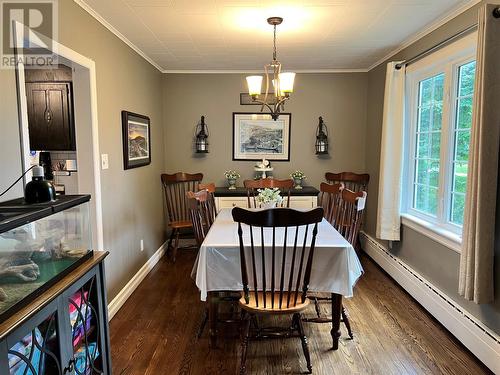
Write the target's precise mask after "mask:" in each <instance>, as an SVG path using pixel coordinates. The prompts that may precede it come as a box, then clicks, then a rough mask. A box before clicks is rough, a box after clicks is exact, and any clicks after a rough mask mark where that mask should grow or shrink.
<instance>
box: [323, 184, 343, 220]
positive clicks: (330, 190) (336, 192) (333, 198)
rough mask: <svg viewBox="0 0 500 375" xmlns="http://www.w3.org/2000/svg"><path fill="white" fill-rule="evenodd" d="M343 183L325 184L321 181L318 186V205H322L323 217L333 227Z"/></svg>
mask: <svg viewBox="0 0 500 375" xmlns="http://www.w3.org/2000/svg"><path fill="white" fill-rule="evenodd" d="M343 189H344V185H343V184H327V183H326V182H322V183H321V185H320V186H319V191H320V193H319V196H318V205H319V206H320V207H323V210H324V212H325V219H326V220H327V221H328V222H329V223H330V224H332V225H333V226H334V227H335V219H336V218H337V212H338V210H339V209H340V201H341V198H342V190H343Z"/></svg>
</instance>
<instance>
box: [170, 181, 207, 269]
mask: <svg viewBox="0 0 500 375" xmlns="http://www.w3.org/2000/svg"><path fill="white" fill-rule="evenodd" d="M202 179H203V174H202V173H195V174H189V173H182V172H178V173H174V174H162V175H161V182H162V184H163V191H164V194H165V202H166V206H167V214H168V226H169V227H170V228H171V230H172V231H171V233H170V238H169V240H168V247H167V252H170V251H171V256H172V260H173V261H174V262H175V258H176V256H177V249H178V247H179V238H180V236H181V232H182V231H191V230H192V224H191V219H190V218H189V209H188V198H187V196H186V193H187V192H188V191H195V190H196V188H197V187H198V184H199V183H200V182H201V180H202ZM191 238H192V237H191ZM172 242H174V244H173V247H172Z"/></svg>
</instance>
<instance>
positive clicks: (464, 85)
mask: <svg viewBox="0 0 500 375" xmlns="http://www.w3.org/2000/svg"><path fill="white" fill-rule="evenodd" d="M459 69H460V71H459V77H460V80H459V85H460V89H459V91H458V96H467V95H472V94H473V93H474V76H475V74H476V62H475V61H472V62H470V63H468V64H465V65H462V66H461V67H460V68H459Z"/></svg>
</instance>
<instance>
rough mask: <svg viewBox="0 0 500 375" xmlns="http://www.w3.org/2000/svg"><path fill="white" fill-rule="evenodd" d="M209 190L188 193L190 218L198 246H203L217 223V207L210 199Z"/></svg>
mask: <svg viewBox="0 0 500 375" xmlns="http://www.w3.org/2000/svg"><path fill="white" fill-rule="evenodd" d="M210 195H211V194H210V193H209V192H208V191H207V190H200V191H198V192H197V193H194V192H192V191H188V192H187V193H186V196H187V198H188V207H189V217H190V219H191V223H192V224H193V231H194V236H195V238H196V242H197V244H198V246H201V244H202V243H203V240H204V239H205V236H206V235H207V233H208V230H209V229H210V227H211V226H212V224H213V223H214V221H215V206H214V205H213V203H212V200H211V199H210Z"/></svg>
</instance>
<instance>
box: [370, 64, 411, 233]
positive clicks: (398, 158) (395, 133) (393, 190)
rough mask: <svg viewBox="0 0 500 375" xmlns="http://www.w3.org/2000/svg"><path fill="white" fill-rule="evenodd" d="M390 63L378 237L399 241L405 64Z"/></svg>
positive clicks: (382, 153)
mask: <svg viewBox="0 0 500 375" xmlns="http://www.w3.org/2000/svg"><path fill="white" fill-rule="evenodd" d="M399 63H400V61H393V62H390V63H388V64H387V72H386V78H385V94H384V115H383V123H382V141H381V145H380V175H379V186H378V209H377V231H376V235H377V238H380V239H382V240H389V241H399V239H400V227H401V217H400V210H401V183H402V181H401V180H402V175H403V145H404V139H403V137H404V102H405V66H404V64H403V66H402V67H401V69H396V65H397V64H399Z"/></svg>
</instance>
